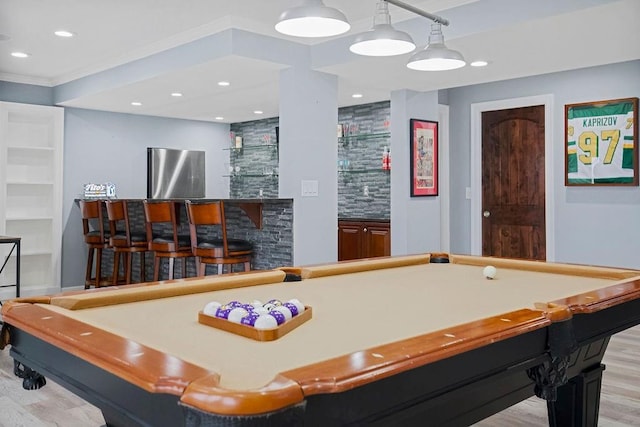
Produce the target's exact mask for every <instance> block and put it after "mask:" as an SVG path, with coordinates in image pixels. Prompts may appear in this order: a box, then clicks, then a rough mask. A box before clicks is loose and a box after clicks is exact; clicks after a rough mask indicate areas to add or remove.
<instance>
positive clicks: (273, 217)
mask: <svg viewBox="0 0 640 427" xmlns="http://www.w3.org/2000/svg"><path fill="white" fill-rule="evenodd" d="M118 200H126V201H127V202H128V206H129V219H130V222H131V227H132V230H135V231H137V232H144V229H145V219H144V209H143V206H142V201H143V200H144V199H128V198H125V199H118ZM153 200H154V201H158V200H159V199H153ZM162 200H166V199H162ZM171 200H173V201H175V202H178V205H179V206H180V210H179V214H178V220H179V223H180V233H181V234H183V233H184V234H188V233H189V223H188V220H187V214H186V209H185V207H184V200H185V199H171ZM191 200H192V201H194V202H207V201H216V200H222V201H223V202H224V208H225V217H226V224H227V235H228V236H229V237H232V238H237V239H245V240H248V241H250V242H252V243H253V250H254V255H253V259H252V262H251V268H252V269H255V270H268V269H274V268H277V267H281V266H286V265H292V264H293V199H191ZM78 201H79V199H76V203H75V206H76V209H78V203H77V202H78ZM104 218H105V221H106V218H107V216H106V211H105V212H104ZM107 224H108V223H106V224H105V225H106V227H107V228H105V230H108V229H109V228H108V225H107ZM78 227H81V225H80V224H78ZM107 252H108V253H107V254H105V256H103V264H102V268H103V271H105V272H107V271H108V272H111V270H112V266H113V264H112V262H113V256H112V255H111V253H110V252H111V251H107ZM147 261H148V262H147V268H146V270H147V271H146V274H147V280H148V279H149V278H150V277H153V275H152V271H153V270H152V268H153V257H152V255H151V253H148V254H147ZM133 267H134V271H133V276H134V278H137V277H139V271H136V269H137V268H138V263H137V262H135V259H134V265H133ZM166 268H167V266H166V264H165V265H163V269H166ZM211 268H213V267H211ZM180 270H181V269H180V268H177V269H176V277H180ZM194 271H195V270H194V265H193V262H189V263H188V264H187V274H188V275H195V274H194ZM209 271H210V270H209V269H207V274H212V273H210V272H209ZM212 272H213V270H212ZM163 274H164V276H163V277H166V271H163ZM136 280H137V279H136Z"/></svg>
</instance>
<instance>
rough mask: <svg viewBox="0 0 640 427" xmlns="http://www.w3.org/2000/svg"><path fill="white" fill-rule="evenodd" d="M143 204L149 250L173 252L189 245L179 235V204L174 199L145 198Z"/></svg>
mask: <svg viewBox="0 0 640 427" xmlns="http://www.w3.org/2000/svg"><path fill="white" fill-rule="evenodd" d="M143 205H144V216H145V226H146V231H147V242H149V250H152V251H161V252H172V251H177V250H179V248H180V247H183V246H185V245H186V246H189V244H188V242H186V241H185V239H184V238H181V236H179V235H178V214H177V211H176V209H177V207H178V205H176V203H175V202H174V201H152V200H144V201H143Z"/></svg>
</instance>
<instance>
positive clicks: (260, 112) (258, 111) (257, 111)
mask: <svg viewBox="0 0 640 427" xmlns="http://www.w3.org/2000/svg"><path fill="white" fill-rule="evenodd" d="M262 113H263V111H260V110H255V111H254V112H253V114H262Z"/></svg>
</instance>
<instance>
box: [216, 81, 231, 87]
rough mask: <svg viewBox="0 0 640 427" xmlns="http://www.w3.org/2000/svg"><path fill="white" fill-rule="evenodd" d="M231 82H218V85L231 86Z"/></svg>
mask: <svg viewBox="0 0 640 427" xmlns="http://www.w3.org/2000/svg"><path fill="white" fill-rule="evenodd" d="M230 84H231V83H229V82H225V81H222V82H218V86H229V85H230Z"/></svg>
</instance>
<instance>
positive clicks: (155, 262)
mask: <svg viewBox="0 0 640 427" xmlns="http://www.w3.org/2000/svg"><path fill="white" fill-rule="evenodd" d="M160 260H161V258H160V257H158V256H154V257H153V281H154V282H157V281H158V278H159V277H160Z"/></svg>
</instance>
